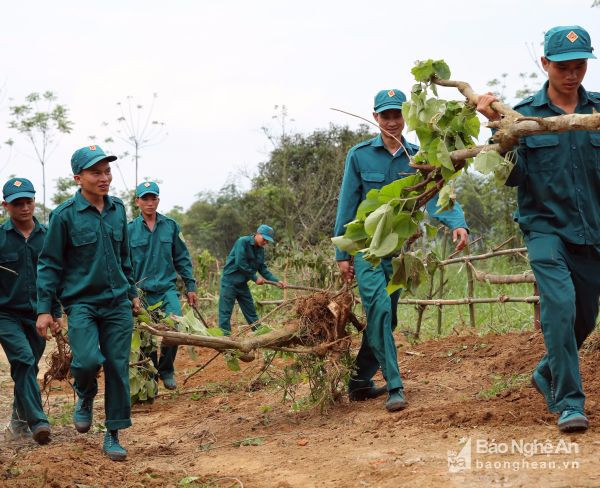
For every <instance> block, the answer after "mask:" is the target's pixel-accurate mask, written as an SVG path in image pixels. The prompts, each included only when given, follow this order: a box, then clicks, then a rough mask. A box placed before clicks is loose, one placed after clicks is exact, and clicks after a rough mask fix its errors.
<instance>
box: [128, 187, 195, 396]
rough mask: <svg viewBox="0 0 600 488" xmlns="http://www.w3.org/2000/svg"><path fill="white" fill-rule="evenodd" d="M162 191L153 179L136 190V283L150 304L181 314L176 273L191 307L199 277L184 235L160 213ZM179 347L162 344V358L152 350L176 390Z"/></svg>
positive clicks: (132, 224) (166, 382)
mask: <svg viewBox="0 0 600 488" xmlns="http://www.w3.org/2000/svg"><path fill="white" fill-rule="evenodd" d="M159 193H160V190H159V188H158V185H157V184H156V183H155V182H153V181H146V182H144V183H140V184H139V185H138V187H137V188H136V190H135V196H136V198H135V203H136V205H137V206H138V207H139V209H140V212H141V215H140V216H139V217H138V218H136V219H135V220H133V221H132V222H129V226H128V230H129V243H130V246H131V261H132V263H133V276H134V278H135V282H136V284H137V286H138V288H140V289H141V290H142V291H143V293H144V294H143V297H142V298H143V300H144V301H145V302H146V304H147V305H148V306H151V305H155V304H157V303H162V305H161V307H160V308H161V309H162V310H164V311H165V313H166V314H174V315H181V305H180V304H179V292H178V291H177V284H176V280H177V274H179V276H181V278H182V279H183V282H184V284H185V290H186V298H187V302H188V304H189V305H190V306H197V304H198V297H197V295H196V280H195V279H194V270H193V268H192V260H191V258H190V253H189V252H188V249H187V246H186V245H185V240H184V239H183V234H182V233H181V230H180V229H179V226H178V225H177V222H175V221H174V220H173V219H170V218H169V217H165V216H164V215H162V214H160V213H158V212H157V210H156V209H157V208H158V204H159V202H160V197H159ZM176 355H177V346H161V348H160V359H158V356H157V354H156V353H153V355H152V356H151V357H152V362H153V363H154V366H155V367H156V369H157V370H158V376H159V377H160V378H161V379H162V381H163V384H164V385H165V388H167V389H169V390H174V389H175V388H177V383H176V382H175V376H174V375H175V367H174V362H175V356H176Z"/></svg>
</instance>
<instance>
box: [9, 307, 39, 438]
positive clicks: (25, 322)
mask: <svg viewBox="0 0 600 488" xmlns="http://www.w3.org/2000/svg"><path fill="white" fill-rule="evenodd" d="M35 321H36V316H35V315H29V314H19V313H15V312H7V311H0V344H2V348H3V349H4V352H5V354H6V357H7V358H8V362H9V363H10V375H11V376H12V379H13V381H14V382H15V388H14V400H13V418H15V417H16V418H18V419H19V420H23V421H25V422H27V425H29V427H30V428H33V427H34V426H35V425H37V424H39V423H48V418H47V417H46V414H45V413H44V409H43V408H42V397H41V394H40V387H39V385H38V382H37V374H38V362H39V360H40V358H41V357H42V354H43V353H44V349H45V347H46V341H45V340H44V338H43V337H41V336H40V335H39V334H38V333H37V330H36V328H35Z"/></svg>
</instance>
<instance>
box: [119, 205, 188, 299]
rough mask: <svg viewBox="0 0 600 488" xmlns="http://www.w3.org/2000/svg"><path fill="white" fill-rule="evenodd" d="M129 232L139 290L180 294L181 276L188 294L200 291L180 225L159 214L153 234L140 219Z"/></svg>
mask: <svg viewBox="0 0 600 488" xmlns="http://www.w3.org/2000/svg"><path fill="white" fill-rule="evenodd" d="M128 231H129V244H130V246H131V262H132V264H133V277H134V279H135V282H136V284H137V286H138V288H141V289H142V290H145V291H148V292H151V293H164V292H166V291H169V290H176V289H177V287H176V280H177V273H179V275H180V276H181V278H182V279H183V282H184V283H185V289H186V291H188V292H189V291H196V280H195V279H194V270H193V268H192V260H191V258H190V253H189V252H188V249H187V247H186V245H185V242H184V240H183V237H182V234H181V231H180V229H179V226H178V225H177V222H175V221H174V220H173V219H170V218H168V217H165V216H164V215H161V214H159V213H157V214H156V223H155V225H154V230H152V231H151V230H150V229H149V228H148V225H147V224H146V221H145V220H144V219H143V217H141V216H140V217H138V218H137V219H135V220H133V221H131V222H129V225H128Z"/></svg>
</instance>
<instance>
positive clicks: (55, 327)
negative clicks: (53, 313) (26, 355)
mask: <svg viewBox="0 0 600 488" xmlns="http://www.w3.org/2000/svg"><path fill="white" fill-rule="evenodd" d="M64 326H65V323H64V321H63V319H62V317H54V322H53V323H52V325H51V326H50V331H51V332H52V335H53V336H55V335H56V334H58V333H59V332H60V331H61V330H62V329H63V327H64Z"/></svg>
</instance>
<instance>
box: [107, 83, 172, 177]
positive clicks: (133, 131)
mask: <svg viewBox="0 0 600 488" xmlns="http://www.w3.org/2000/svg"><path fill="white" fill-rule="evenodd" d="M157 98H158V95H157V94H156V93H154V94H153V96H152V103H151V104H150V107H148V108H145V107H144V105H142V104H141V103H137V102H136V101H135V100H134V98H133V97H132V96H128V97H126V98H125V101H124V102H117V107H118V110H119V117H118V118H117V119H116V121H115V124H113V125H111V124H109V123H108V122H103V123H102V125H103V126H104V127H105V128H107V129H108V130H109V132H110V133H111V135H110V136H109V137H107V138H106V139H105V140H104V142H105V143H107V144H113V143H116V142H121V143H123V144H125V145H126V147H128V149H127V150H125V151H123V152H122V153H121V154H120V155H119V158H126V157H131V159H132V160H133V162H134V164H135V185H134V188H135V187H136V186H137V185H138V169H139V160H140V158H141V154H140V153H141V150H142V149H145V148H148V147H151V146H155V145H157V144H160V143H161V142H163V141H164V140H165V138H166V137H167V135H168V134H167V132H165V123H164V122H160V121H158V120H155V119H153V116H154V109H155V104H156V100H157Z"/></svg>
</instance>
